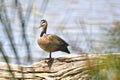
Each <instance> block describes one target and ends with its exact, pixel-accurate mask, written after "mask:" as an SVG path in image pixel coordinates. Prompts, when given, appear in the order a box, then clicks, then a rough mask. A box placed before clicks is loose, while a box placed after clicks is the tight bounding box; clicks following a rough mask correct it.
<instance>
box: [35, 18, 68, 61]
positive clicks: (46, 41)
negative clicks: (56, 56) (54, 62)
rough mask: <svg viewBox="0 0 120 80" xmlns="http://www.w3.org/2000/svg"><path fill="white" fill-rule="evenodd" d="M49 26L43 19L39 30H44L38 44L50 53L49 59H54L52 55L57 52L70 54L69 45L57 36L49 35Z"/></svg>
mask: <svg viewBox="0 0 120 80" xmlns="http://www.w3.org/2000/svg"><path fill="white" fill-rule="evenodd" d="M47 26H48V23H47V21H46V20H45V19H42V20H41V21H40V26H39V28H42V31H41V34H40V36H39V37H38V40H37V42H38V45H39V46H40V48H41V49H43V50H44V51H46V52H49V59H51V58H52V56H51V54H52V53H53V52H56V51H62V52H66V53H68V54H70V51H69V50H68V48H67V47H68V46H69V44H68V43H67V42H66V41H64V40H63V39H62V38H60V37H59V36H57V35H55V34H47V33H46V32H47Z"/></svg>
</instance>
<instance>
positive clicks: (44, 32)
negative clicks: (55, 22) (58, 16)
mask: <svg viewBox="0 0 120 80" xmlns="http://www.w3.org/2000/svg"><path fill="white" fill-rule="evenodd" d="M46 30H47V27H46V28H44V29H43V30H42V32H41V34H40V37H42V36H43V34H46Z"/></svg>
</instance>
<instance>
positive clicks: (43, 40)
mask: <svg viewBox="0 0 120 80" xmlns="http://www.w3.org/2000/svg"><path fill="white" fill-rule="evenodd" d="M38 44H39V46H40V47H41V48H42V49H44V50H45V51H48V52H54V51H64V52H67V53H69V51H68V49H67V46H68V43H67V42H65V41H64V40H63V39H61V38H60V37H58V36H57V35H52V34H44V35H43V36H42V37H39V38H38Z"/></svg>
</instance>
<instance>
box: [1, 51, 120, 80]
mask: <svg viewBox="0 0 120 80" xmlns="http://www.w3.org/2000/svg"><path fill="white" fill-rule="evenodd" d="M106 55H108V54H81V55H75V54H70V55H65V56H62V57H58V58H53V59H51V60H49V59H43V60H41V61H40V62H36V63H34V64H32V65H30V66H25V65H18V64H11V63H9V64H7V63H5V62H0V80H14V79H19V80H21V79H24V80H87V79H88V78H89V74H88V73H89V71H90V69H91V68H94V67H95V66H97V65H96V64H93V61H94V59H96V58H101V59H104V57H105V56H106ZM114 55H116V56H120V54H119V53H118V54H114ZM91 64H92V65H91ZM100 64H102V62H100V63H99V65H100Z"/></svg>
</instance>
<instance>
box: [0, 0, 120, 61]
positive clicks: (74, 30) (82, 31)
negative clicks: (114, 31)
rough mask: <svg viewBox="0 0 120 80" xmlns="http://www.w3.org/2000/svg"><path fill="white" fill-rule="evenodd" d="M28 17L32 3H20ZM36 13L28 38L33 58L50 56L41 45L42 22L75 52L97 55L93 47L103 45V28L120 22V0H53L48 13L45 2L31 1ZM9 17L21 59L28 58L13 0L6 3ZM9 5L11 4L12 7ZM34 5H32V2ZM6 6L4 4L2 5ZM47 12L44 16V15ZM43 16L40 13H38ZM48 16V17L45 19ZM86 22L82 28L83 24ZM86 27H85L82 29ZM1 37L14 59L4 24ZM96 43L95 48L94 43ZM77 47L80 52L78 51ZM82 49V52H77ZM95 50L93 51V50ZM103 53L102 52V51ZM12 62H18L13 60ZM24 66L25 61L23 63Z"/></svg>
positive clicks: (49, 3)
mask: <svg viewBox="0 0 120 80" xmlns="http://www.w3.org/2000/svg"><path fill="white" fill-rule="evenodd" d="M20 2H21V4H22V7H23V9H24V12H23V14H25V11H26V7H27V3H28V2H29V0H25V1H24V0H20ZM31 2H32V3H34V4H33V6H34V8H36V10H35V9H34V10H35V11H34V10H33V11H32V14H31V16H30V20H29V22H28V24H27V27H26V35H27V38H28V42H29V44H30V50H31V55H32V57H34V58H38V60H39V59H40V58H44V57H47V56H48V54H44V53H46V52H44V51H43V50H42V49H40V48H39V46H38V44H37V38H38V36H39V35H40V32H41V30H40V29H38V26H39V23H40V20H41V19H46V20H47V21H48V24H49V25H48V26H49V27H48V33H51V34H57V35H59V36H60V37H62V38H63V39H64V40H66V41H67V42H68V43H69V44H70V47H69V49H70V51H71V53H80V52H81V49H82V52H88V53H91V52H92V53H96V51H95V50H94V48H93V47H98V48H99V45H101V46H102V45H103V44H101V43H99V42H97V40H101V37H103V36H102V34H105V33H106V32H103V31H101V29H100V28H101V26H104V27H107V26H109V27H112V26H113V25H112V22H113V21H114V20H120V10H119V8H120V1H119V0H109V1H106V0H50V1H49V2H48V4H47V6H46V10H45V11H44V10H42V9H41V5H43V4H42V2H43V0H33V1H32V0H31ZM5 3H6V5H7V8H8V14H9V18H10V20H11V22H12V29H13V35H14V39H13V40H14V44H15V46H16V48H17V52H18V53H19V56H20V57H21V58H24V57H26V53H27V51H26V48H25V43H24V41H23V39H22V38H21V36H22V34H21V31H22V29H21V27H20V22H19V21H18V16H17V15H16V14H17V13H16V9H15V7H14V5H12V0H11V1H10V0H6V2H5ZM8 3H9V4H8ZM30 4H31V3H30ZM1 5H2V4H1ZM42 12H44V13H42ZM37 13H39V14H37ZM43 15H44V16H43ZM80 23H82V25H80ZM81 26H82V27H81ZM0 29H1V34H0V37H1V38H0V41H1V42H2V43H3V45H4V46H3V47H4V50H5V52H6V55H8V56H9V57H11V58H14V54H13V51H12V49H11V48H10V42H9V40H8V38H7V36H6V33H5V31H4V29H3V26H2V24H0ZM91 41H92V44H94V46H93V45H92V44H91ZM75 48H76V49H75ZM77 48H78V49H77ZM91 49H92V50H91ZM101 52H102V51H101ZM65 54H66V53H62V52H56V53H55V54H53V57H58V56H62V55H65ZM11 62H14V60H13V61H11ZM22 62H23V63H24V59H23V60H22Z"/></svg>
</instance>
